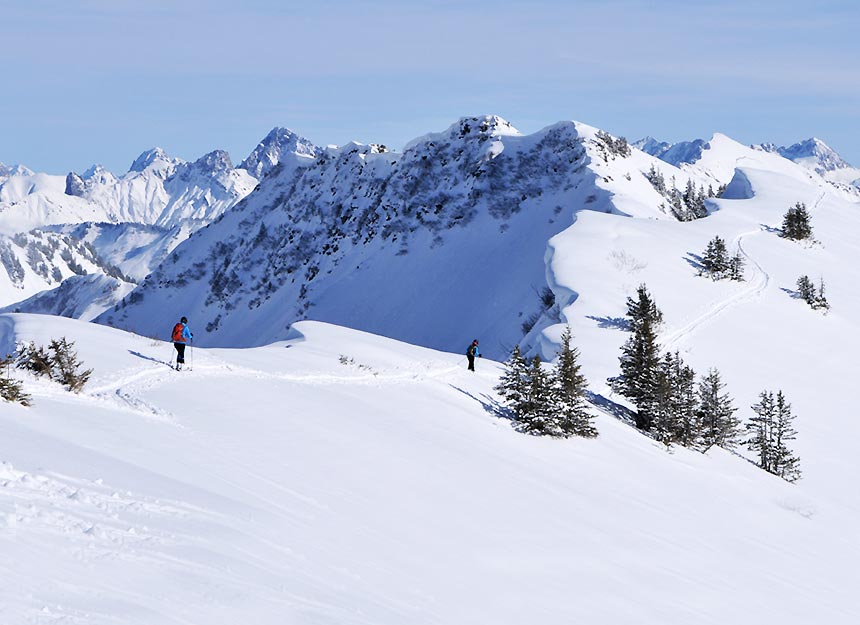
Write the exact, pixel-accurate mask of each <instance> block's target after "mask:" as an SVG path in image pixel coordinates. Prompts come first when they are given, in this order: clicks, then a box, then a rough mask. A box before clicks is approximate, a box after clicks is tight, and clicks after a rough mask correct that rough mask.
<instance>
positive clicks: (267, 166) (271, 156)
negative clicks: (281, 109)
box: [239, 128, 321, 180]
mask: <svg viewBox="0 0 860 625" xmlns="http://www.w3.org/2000/svg"><path fill="white" fill-rule="evenodd" d="M320 151H321V150H320V148H318V147H317V146H315V145H314V144H313V143H311V142H310V141H308V140H307V139H305V138H304V137H300V136H299V135H297V134H296V133H294V132H293V131H292V130H289V129H287V128H273V129H272V130H271V132H269V134H267V135H266V136H265V137H264V138H263V140H262V141H260V143H258V144H257V147H255V148H254V149H253V151H252V152H251V153H250V154H249V155H248V158H246V159H245V160H244V161H242V164H241V165H239V168H240V169H244V170H245V171H247V172H248V173H249V174H251V175H252V176H253V177H254V178H256V179H257V180H262V179H263V178H264V177H265V176H266V175H268V173H269V172H270V171H272V169H274V168H275V167H276V166H278V165H279V164H281V166H282V167H288V168H293V167H297V166H302V165H307V164H310V161H312V160H313V159H315V158H316V157H317V156H318V155H319V153H320Z"/></svg>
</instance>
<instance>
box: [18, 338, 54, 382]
mask: <svg viewBox="0 0 860 625" xmlns="http://www.w3.org/2000/svg"><path fill="white" fill-rule="evenodd" d="M15 366H16V367H18V368H19V369H24V370H26V371H30V372H32V373H34V374H36V375H38V376H42V375H47V376H49V377H50V375H51V357H50V356H49V355H48V352H47V351H45V348H44V347H42V346H41V345H39V346H37V345H36V343H34V342H33V341H30V342H29V343H22V344H20V345H19V346H18V350H17V352H16V354H15Z"/></svg>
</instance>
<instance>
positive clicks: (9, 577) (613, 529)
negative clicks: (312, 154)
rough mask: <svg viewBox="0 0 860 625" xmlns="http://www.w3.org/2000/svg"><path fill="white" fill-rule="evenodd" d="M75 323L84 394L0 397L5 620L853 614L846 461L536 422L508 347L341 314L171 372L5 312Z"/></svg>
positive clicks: (7, 332) (145, 352)
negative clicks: (527, 428) (472, 359)
mask: <svg viewBox="0 0 860 625" xmlns="http://www.w3.org/2000/svg"><path fill="white" fill-rule="evenodd" d="M59 336H66V337H68V338H70V339H72V340H74V341H76V343H77V348H78V350H79V355H80V356H81V358H82V359H83V361H84V362H85V364H86V365H87V366H89V367H93V368H94V370H95V372H94V374H93V377H92V379H91V380H90V382H89V384H88V385H87V387H86V388H85V390H84V392H83V393H81V394H80V395H72V394H69V393H66V392H64V391H62V390H61V388H60V387H59V386H57V385H54V384H53V383H49V382H42V381H34V380H30V379H28V380H27V383H26V388H27V390H28V391H29V392H30V393H31V394H32V395H33V400H34V406H33V407H31V408H23V407H20V406H13V405H10V404H0V461H2V464H0V578H2V580H3V583H2V584H0V622H2V623H4V624H5V623H9V624H18V623H65V624H83V623H86V624H88V625H101V624H108V623H110V624H120V623H122V624H130V623H141V624H143V623H147V624H149V623H152V624H159V625H169V624H174V623H175V624H183V625H190V624H206V625H218V624H225V625H226V624H230V625H233V624H235V623H254V624H270V623H271V624H276V623H277V624H283V623H290V624H321V623H338V624H373V625H388V624H390V625H395V624H396V625H402V624H404V623H409V624H422V623H427V624H430V623H433V624H443V623H444V624H472V623H475V624H477V623H493V624H494V625H498V624H502V623H511V624H522V623H540V624H555V623H557V624H562V623H564V624H569V623H585V622H591V623H637V624H643V623H654V624H658V623H659V624H661V625H666V624H673V623H678V624H685V625H687V624H690V623H697V624H698V623H714V624H716V623H720V624H722V623H735V624H737V623H781V624H783V625H785V624H789V623H798V624H801V623H802V624H804V625H806V624H808V623H828V624H829V625H833V624H842V623H844V624H848V623H856V622H857V616H858V612H857V607H856V602H855V601H854V599H853V597H852V596H851V595H850V593H851V592H852V591H853V589H854V587H855V586H856V583H857V581H858V578H857V573H856V571H857V568H856V563H857V561H858V558H860V545H858V542H857V540H856V529H857V518H858V517H857V515H858V506H857V503H856V497H855V496H854V493H856V482H855V481H853V479H850V476H851V472H849V473H848V475H847V477H846V478H845V480H844V481H842V482H840V483H838V484H832V483H831V484H829V488H826V489H819V488H817V487H816V484H818V483H819V482H818V481H816V480H815V479H811V480H809V481H808V482H807V481H806V480H804V481H801V482H799V483H798V484H797V485H789V484H787V483H786V482H783V481H782V480H780V479H778V478H775V477H773V476H771V475H769V474H766V473H764V472H762V471H760V470H758V469H757V468H756V467H755V466H753V465H752V464H751V463H749V462H747V461H745V460H744V459H742V458H740V457H738V456H734V455H732V454H729V453H727V452H725V451H723V450H719V449H712V450H711V451H710V452H709V453H707V454H704V455H703V454H700V453H697V452H693V451H689V450H686V449H675V450H673V452H672V453H667V452H666V451H665V450H664V449H663V448H662V447H661V446H659V445H658V444H656V443H655V442H653V441H651V440H650V439H648V438H646V437H644V436H642V435H641V434H639V433H638V432H636V431H635V430H634V429H632V428H631V427H630V426H628V425H626V424H624V423H622V422H621V421H618V420H617V419H615V418H614V417H612V416H609V415H607V414H599V416H598V417H597V419H596V425H597V427H598V429H599V431H600V437H599V438H598V439H596V440H581V439H579V440H565V441H559V440H549V439H544V438H536V437H529V436H524V435H521V434H519V433H517V432H516V431H514V430H513V429H512V427H511V425H510V423H509V422H508V421H506V420H504V419H500V418H498V417H497V416H494V415H493V414H492V412H491V408H492V406H493V405H494V403H495V401H496V399H497V398H496V395H495V393H494V392H493V391H492V387H493V385H494V384H495V383H496V380H497V377H498V374H499V366H498V365H497V364H496V363H493V362H490V361H487V360H483V361H479V363H478V372H477V373H475V374H472V373H469V372H467V371H466V370H465V363H464V362H463V360H464V358H463V357H462V356H460V355H457V354H446V353H441V352H436V351H432V350H429V349H425V348H420V347H414V346H411V345H407V344H404V343H400V342H396V341H393V340H390V339H385V338H380V337H376V336H373V335H369V334H364V333H361V332H357V331H352V330H347V329H343V328H340V327H336V326H331V325H326V324H320V323H314V322H302V323H299V324H296V326H295V327H294V330H293V333H292V335H291V338H290V340H287V341H284V342H280V343H276V344H273V345H269V346H266V347H259V348H253V349H241V350H238V349H234V350H231V349H195V350H194V355H193V359H194V363H193V371H188V372H181V373H177V372H174V371H172V370H171V369H170V368H169V367H168V362H169V360H170V358H171V347H170V345H168V344H166V343H163V342H158V341H153V340H152V339H147V338H143V337H140V336H136V335H131V334H127V333H124V332H120V331H118V330H114V329H111V328H107V327H102V326H97V325H93V324H87V323H83V322H80V321H73V320H69V319H62V318H55V317H48V316H38V315H2V316H0V348H2V349H3V350H6V351H8V350H9V349H10V348H11V346H12V345H13V344H14V341H16V340H31V339H35V340H36V341H37V342H42V343H47V341H48V340H49V339H50V338H51V337H59ZM465 338H466V339H467V340H468V338H471V337H465ZM4 353H5V352H4ZM342 356H343V357H344V358H342ZM342 360H343V361H345V363H346V364H344V362H342ZM730 390H731V389H730ZM815 418H816V419H819V420H821V421H829V422H831V423H832V424H833V426H832V428H831V429H834V428H836V426H837V425H838V424H839V423H841V422H844V421H847V420H850V419H853V418H854V417H853V416H852V415H849V414H843V413H838V414H837V413H831V412H822V413H821V414H818V415H815ZM806 424H808V420H807V421H803V420H801V421H800V422H799V424H798V427H799V429H800V430H801V438H803V436H804V434H805V432H804V428H805V425H806ZM806 431H807V432H808V431H809V429H808V428H807V429H806ZM807 436H809V435H808V434H807ZM805 440H806V444H805V446H804V448H803V449H804V452H803V453H802V454H801V456H802V463H803V465H804V469H805V470H806V471H807V472H808V473H809V474H810V475H813V476H814V475H815V474H816V472H817V468H816V467H818V466H819V465H820V464H822V463H823V462H826V461H827V457H828V455H829V449H828V448H827V445H826V440H827V439H826V438H819V439H816V438H814V437H808V438H807V439H805ZM839 450H840V453H841V448H839ZM832 460H834V461H835V462H837V463H840V462H841V463H844V465H845V467H846V468H847V467H855V466H856V460H855V459H854V458H853V457H840V458H836V459H832ZM855 470H856V469H852V471H855ZM829 475H830V476H831V478H832V479H838V475H837V474H836V473H833V474H829ZM834 476H836V477H834Z"/></svg>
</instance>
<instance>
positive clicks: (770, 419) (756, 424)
mask: <svg viewBox="0 0 860 625" xmlns="http://www.w3.org/2000/svg"><path fill="white" fill-rule="evenodd" d="M752 409H753V412H754V413H755V416H754V417H750V419H749V422H748V423H747V424H746V430H747V432H749V434H750V437H749V438H748V439H747V440H746V445H747V449H749V450H750V451H752V452H755V453H756V455H758V466H759V467H761V468H762V469H764V470H765V471H768V472H770V473H773V449H772V446H773V443H772V440H773V429H774V425H775V423H776V409H775V407H774V403H773V393H771V392H769V391H762V392H761V393H759V401H758V403H757V404H753V405H752Z"/></svg>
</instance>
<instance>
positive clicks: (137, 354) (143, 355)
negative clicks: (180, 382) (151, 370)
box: [128, 349, 173, 367]
mask: <svg viewBox="0 0 860 625" xmlns="http://www.w3.org/2000/svg"><path fill="white" fill-rule="evenodd" d="M128 353H129V354H131V355H132V356H137V357H138V358H143V359H144V360H149V361H151V362H157V363H158V364H160V365H167V366H168V367H172V366H173V365H171V364H170V363H169V362H165V361H163V360H159V359H158V358H153V357H152V356H147V355H146V354H141V353H140V352H136V351H134V350H133V349H130V350H128Z"/></svg>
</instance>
